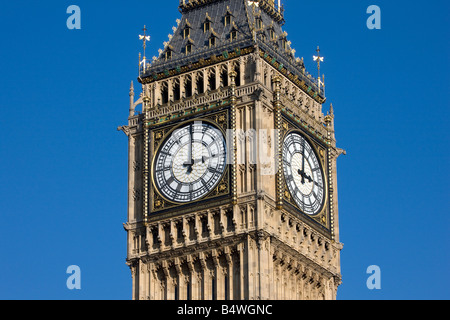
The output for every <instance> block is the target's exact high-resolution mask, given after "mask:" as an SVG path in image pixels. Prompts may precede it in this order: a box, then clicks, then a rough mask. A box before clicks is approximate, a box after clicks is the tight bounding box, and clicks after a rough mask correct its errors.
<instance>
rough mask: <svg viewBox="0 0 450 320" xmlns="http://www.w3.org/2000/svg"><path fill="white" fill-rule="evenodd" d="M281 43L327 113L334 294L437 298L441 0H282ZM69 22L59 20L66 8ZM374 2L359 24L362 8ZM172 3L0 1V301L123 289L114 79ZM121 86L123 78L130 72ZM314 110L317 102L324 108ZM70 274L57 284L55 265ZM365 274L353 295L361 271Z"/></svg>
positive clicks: (121, 142) (120, 138) (162, 23)
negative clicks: (334, 174)
mask: <svg viewBox="0 0 450 320" xmlns="http://www.w3.org/2000/svg"><path fill="white" fill-rule="evenodd" d="M283 3H284V4H285V8H286V12H285V18H286V25H285V26H284V29H285V30H286V31H287V32H288V34H289V36H288V38H289V40H290V41H292V46H293V47H294V48H295V49H296V51H297V56H300V57H302V56H303V57H304V58H305V63H306V65H307V69H308V70H309V71H310V72H311V73H312V74H313V75H315V73H316V68H315V64H314V62H313V61H312V55H314V54H315V49H316V47H317V46H318V45H320V47H321V50H322V51H321V53H322V54H323V55H324V56H325V62H324V63H323V65H322V71H323V73H325V75H326V84H327V97H328V101H327V103H326V104H325V106H324V107H325V108H326V109H327V108H328V107H329V104H330V103H333V106H334V110H335V115H336V135H337V139H338V146H339V147H341V148H344V149H345V150H346V151H347V155H346V156H342V157H341V158H339V161H338V192H339V211H340V219H339V223H340V235H341V241H342V242H343V243H344V249H343V251H342V254H341V264H342V276H343V284H342V286H341V287H340V288H339V291H338V298H339V299H449V298H450V293H449V289H448V288H449V286H450V280H449V274H448V270H449V267H450V258H449V253H448V252H449V250H448V246H449V244H450V243H449V226H450V219H449V215H448V214H449V204H450V203H449V185H448V181H449V180H448V179H449V178H450V175H449V170H448V164H449V163H450V162H449V160H450V157H449V155H450V153H449V151H448V147H449V138H448V137H449V135H448V127H447V125H448V124H449V120H448V119H449V112H448V107H449V103H448V101H449V98H450V97H449V91H448V86H449V58H448V57H449V53H450V52H449V43H448V37H449V30H450V28H449V25H448V19H447V14H448V12H449V9H450V5H449V3H448V1H443V0H442V1H441V0H430V1H428V2H427V3H426V4H424V3H423V2H419V1H406V0H397V1H386V0H371V1H365V0H348V1H334V0H322V1H299V0H285V1H283ZM72 4H76V5H78V6H79V7H80V8H81V27H82V28H81V30H68V29H67V27H66V20H67V18H68V17H69V15H68V14H67V13H66V9H67V7H68V6H70V5H72ZM372 4H375V5H378V6H379V7H380V8H381V19H382V25H381V27H382V28H381V30H369V29H368V28H367V27H366V20H367V18H368V17H369V15H368V14H367V13H366V10H367V7H368V6H370V5H372ZM177 5H178V1H177V0H171V1H163V2H159V1H142V0H141V1H137V0H129V1H100V0H95V1H92V0H91V1H87V0H74V1H62V0H58V1H56V0H55V1H24V0H18V1H8V2H3V3H2V5H1V9H0V40H1V47H0V57H1V59H0V124H1V125H0V135H1V139H0V154H1V157H0V181H1V182H2V183H1V184H0V217H1V223H0V254H1V256H2V258H1V259H2V260H1V263H0V299H130V298H131V275H130V272H129V269H128V267H127V266H126V265H125V257H126V233H125V231H124V230H123V227H122V223H124V222H125V221H126V202H127V139H126V137H125V135H123V133H119V132H117V131H116V128H117V127H118V126H119V125H124V124H126V121H127V116H128V100H129V98H128V88H129V85H130V81H131V80H135V79H136V78H137V63H138V53H139V52H140V51H142V47H141V43H140V42H139V41H138V38H137V35H138V34H139V33H141V29H142V27H143V25H144V24H145V25H147V28H148V29H149V31H148V32H149V34H150V35H151V37H152V41H151V43H150V44H149V47H148V50H149V53H148V54H147V56H149V57H151V56H153V55H156V53H157V50H158V49H159V48H161V47H162V46H163V42H164V41H166V40H167V35H168V34H169V33H171V32H172V31H171V29H172V26H174V25H175V20H176V19H177V18H179V17H180V13H179V12H178V10H177ZM135 84H136V81H135ZM326 109H325V110H326ZM69 265H78V266H80V268H81V279H82V280H81V286H82V288H81V290H68V289H67V287H66V279H67V277H68V274H66V268H67V267H68V266H69ZM370 265H378V266H379V267H380V269H381V290H368V289H367V287H366V280H367V278H368V276H369V275H368V274H366V269H367V267H369V266H370Z"/></svg>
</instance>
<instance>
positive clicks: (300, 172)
mask: <svg viewBox="0 0 450 320" xmlns="http://www.w3.org/2000/svg"><path fill="white" fill-rule="evenodd" d="M298 174H299V175H300V176H301V177H302V184H305V179H307V180H308V181H309V182H311V183H312V182H313V179H312V178H311V176H309V175H307V174H306V173H305V172H304V171H303V170H300V169H299V170H298Z"/></svg>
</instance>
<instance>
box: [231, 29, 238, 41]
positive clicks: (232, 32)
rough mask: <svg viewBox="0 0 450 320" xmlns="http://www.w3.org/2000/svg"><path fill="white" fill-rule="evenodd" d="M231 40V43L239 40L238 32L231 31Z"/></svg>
mask: <svg viewBox="0 0 450 320" xmlns="http://www.w3.org/2000/svg"><path fill="white" fill-rule="evenodd" d="M230 39H231V41H234V40H236V39H237V31H236V30H233V31H231V34H230Z"/></svg>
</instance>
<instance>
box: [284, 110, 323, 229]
mask: <svg viewBox="0 0 450 320" xmlns="http://www.w3.org/2000/svg"><path fill="white" fill-rule="evenodd" d="M282 127H283V130H282V134H281V136H282V137H283V138H282V141H284V139H285V137H286V136H287V135H288V134H290V133H292V132H295V133H299V134H300V135H302V136H303V137H304V138H305V139H306V140H307V142H308V143H309V144H310V145H311V147H312V148H313V151H314V153H315V155H316V157H317V159H318V160H319V161H320V166H321V171H322V176H323V179H324V185H325V187H324V193H325V195H324V201H323V204H322V208H321V210H320V212H319V213H318V214H315V215H308V214H305V213H303V212H301V211H302V210H301V209H300V207H299V206H298V204H297V203H296V202H295V201H294V200H293V199H292V195H291V194H290V192H289V189H288V187H287V185H286V180H285V179H284V180H283V182H284V184H283V191H284V194H283V198H284V204H285V207H287V208H289V207H291V208H295V210H294V211H293V212H295V214H296V215H297V216H298V213H297V212H298V211H299V212H300V214H301V218H302V219H309V220H312V221H314V223H316V224H318V225H319V226H320V227H321V228H323V230H324V231H325V232H327V233H329V234H330V235H331V233H332V230H331V229H330V212H329V210H328V208H329V200H328V194H329V192H330V190H329V187H328V180H329V178H328V172H329V170H328V159H327V155H328V153H327V149H326V147H325V146H324V145H323V144H320V143H318V142H316V140H315V139H313V138H311V136H310V135H309V134H307V133H306V132H305V131H303V130H302V129H300V128H299V127H298V126H296V125H295V124H293V123H292V122H291V121H290V120H288V119H287V118H285V119H284V120H283V126H282ZM327 204H328V205H327Z"/></svg>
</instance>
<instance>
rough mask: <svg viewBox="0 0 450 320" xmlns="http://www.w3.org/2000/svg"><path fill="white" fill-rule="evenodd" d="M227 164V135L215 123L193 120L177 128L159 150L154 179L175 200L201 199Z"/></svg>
mask: <svg viewBox="0 0 450 320" xmlns="http://www.w3.org/2000/svg"><path fill="white" fill-rule="evenodd" d="M225 167H226V142H225V138H224V136H223V134H222V132H220V130H218V129H217V128H215V127H214V126H212V125H211V124H209V123H205V122H191V123H189V124H187V125H185V126H183V127H181V128H180V129H177V130H175V131H174V132H173V133H172V135H171V136H170V137H169V138H167V139H166V140H165V141H164V142H163V143H162V144H161V147H160V149H159V151H158V153H157V154H156V158H155V162H154V168H153V170H154V174H153V177H154V182H155V185H156V188H157V189H158V191H159V192H160V194H161V195H162V196H164V197H165V198H166V199H168V200H170V201H172V202H175V203H187V202H191V201H195V200H199V199H201V198H203V197H204V196H206V195H207V194H208V193H209V192H211V190H213V189H214V188H215V187H216V186H217V184H218V183H219V182H220V180H221V178H222V176H223V174H224V172H225Z"/></svg>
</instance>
